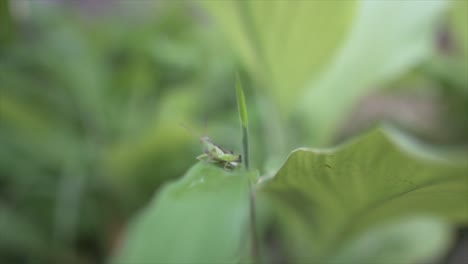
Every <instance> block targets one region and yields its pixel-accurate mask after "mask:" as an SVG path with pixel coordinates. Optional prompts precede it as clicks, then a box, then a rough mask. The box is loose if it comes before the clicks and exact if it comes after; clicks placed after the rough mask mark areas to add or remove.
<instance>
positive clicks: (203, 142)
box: [200, 136, 212, 144]
mask: <svg viewBox="0 0 468 264" xmlns="http://www.w3.org/2000/svg"><path fill="white" fill-rule="evenodd" d="M200 143H202V144H209V143H212V142H211V139H210V138H209V137H207V136H203V137H200Z"/></svg>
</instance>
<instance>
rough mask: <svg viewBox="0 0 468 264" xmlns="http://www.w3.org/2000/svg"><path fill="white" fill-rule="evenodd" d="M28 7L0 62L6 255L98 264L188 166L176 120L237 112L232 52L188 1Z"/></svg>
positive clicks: (191, 151)
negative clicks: (139, 212)
mask: <svg viewBox="0 0 468 264" xmlns="http://www.w3.org/2000/svg"><path fill="white" fill-rule="evenodd" d="M2 3H6V2H5V1H2ZM16 4H18V3H16ZM23 4H26V5H25V6H16V8H24V9H25V10H23V11H28V12H26V13H27V14H28V15H27V17H25V18H23V20H21V21H17V23H16V24H15V29H16V30H17V34H16V37H15V38H14V39H11V40H10V41H9V42H4V43H3V44H4V45H7V46H5V47H3V46H2V47H3V48H2V50H1V61H0V80H1V84H0V94H1V98H0V100H1V104H0V118H1V123H0V144H1V146H2V147H1V148H0V197H1V203H0V212H1V216H2V217H1V220H0V221H1V222H0V227H1V230H6V231H8V232H7V233H4V232H2V235H1V236H0V241H1V242H0V244H1V245H4V246H2V247H1V248H0V259H3V260H11V261H15V260H18V261H33V262H36V261H39V262H41V260H42V261H44V262H50V261H53V260H55V261H59V262H62V261H67V262H68V261H71V262H74V261H75V262H76V261H78V260H79V261H87V260H93V259H96V258H97V259H100V258H101V259H102V257H104V255H103V254H105V252H106V251H107V250H109V247H111V245H112V243H113V241H112V239H114V238H113V237H115V236H116V234H115V233H116V232H118V230H119V229H120V226H121V225H122V224H123V223H124V221H125V219H126V218H127V217H128V215H129V214H131V213H132V212H133V211H134V210H135V209H136V208H138V207H140V206H141V205H142V202H143V201H146V200H147V199H148V197H150V195H151V194H152V193H153V192H154V190H155V189H157V187H158V186H159V185H160V184H161V183H162V182H163V181H165V180H166V179H169V178H173V177H178V176H180V175H182V174H183V172H184V171H185V170H186V169H187V168H188V166H189V165H190V164H191V163H192V162H193V160H194V157H195V156H196V154H197V153H198V146H197V139H196V138H193V135H191V134H190V133H189V132H187V131H185V130H184V129H183V128H181V127H180V126H179V124H181V123H183V124H187V125H188V126H193V127H201V125H202V121H201V120H202V119H203V118H202V117H206V118H208V119H209V120H210V123H211V124H210V126H211V127H213V125H212V124H215V123H216V120H217V119H221V120H223V119H225V118H226V116H229V115H231V114H229V112H227V111H226V109H227V106H233V107H235V102H234V101H232V99H231V96H230V95H229V93H226V92H224V91H223V90H226V89H229V88H230V85H229V86H228V85H226V83H228V81H229V83H230V80H231V79H233V77H234V75H233V72H234V62H233V57H232V55H231V54H230V53H229V52H228V51H227V50H226V49H224V46H223V42H222V41H220V40H219V39H218V38H217V36H216V35H215V34H213V33H212V32H211V30H210V28H209V27H208V26H203V24H202V23H201V22H200V23H198V24H193V17H194V16H195V15H196V14H194V12H196V10H194V8H193V6H192V5H189V4H184V5H181V4H171V3H162V2H161V3H141V4H140V5H136V4H135V5H130V6H123V7H120V6H111V7H110V9H111V10H110V13H100V14H99V15H93V14H92V13H91V14H88V13H87V12H85V11H86V10H81V9H76V8H77V7H76V6H64V5H60V4H53V3H49V4H47V3H40V2H38V3H35V2H24V3H23ZM13 7H14V5H13ZM13 7H12V8H13ZM73 7H74V8H73ZM78 8H83V9H85V8H87V7H86V6H82V7H78ZM139 8H140V9H141V8H146V9H147V15H146V16H142V15H141V10H140V9H139ZM3 10H4V9H2V11H3ZM151 10H152V11H151ZM119 12H122V13H123V14H124V16H125V17H124V19H121V18H119V17H118V16H115V14H114V13H119ZM155 14H156V15H155ZM2 25H3V24H2ZM213 91H216V93H214V92H213ZM233 95H235V93H233ZM231 101H232V102H231ZM202 106H203V107H202ZM232 116H233V117H232V118H235V115H234V114H232ZM227 135H229V133H227ZM23 229H24V230H25V231H24V232H25V233H24V232H18V230H23ZM15 230H16V231H15ZM27 230H31V231H27ZM23 233H24V234H23ZM25 236H30V238H26V237H25ZM9 241H10V242H11V241H15V243H10V242H9ZM34 241H40V242H34ZM75 250H77V251H78V252H73V251H75ZM93 252H95V253H93ZM93 254H97V256H96V255H93ZM57 258H58V260H57ZM71 262H70V263H71Z"/></svg>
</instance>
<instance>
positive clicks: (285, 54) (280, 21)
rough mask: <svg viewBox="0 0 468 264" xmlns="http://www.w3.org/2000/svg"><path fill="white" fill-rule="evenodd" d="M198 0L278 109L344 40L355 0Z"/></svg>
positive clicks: (291, 101)
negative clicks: (264, 87)
mask: <svg viewBox="0 0 468 264" xmlns="http://www.w3.org/2000/svg"><path fill="white" fill-rule="evenodd" d="M202 3H203V4H204V6H205V7H206V8H207V9H208V11H210V14H211V15H212V16H213V17H214V18H215V19H216V22H218V24H219V26H220V28H221V29H222V30H223V33H225V34H226V36H227V38H228V40H229V41H230V42H231V43H232V46H233V48H234V49H236V50H237V52H238V53H239V55H240V57H241V58H242V60H243V61H244V63H245V64H246V66H247V67H248V69H249V70H250V71H251V72H252V73H254V74H255V76H256V77H257V78H259V79H260V80H261V81H263V82H264V83H265V84H266V86H267V87H268V88H270V89H271V93H272V95H273V98H274V99H275V101H276V103H278V105H279V106H280V108H282V109H287V110H290V109H291V106H293V105H294V104H295V102H294V100H295V99H296V98H297V97H299V96H300V93H301V92H302V91H303V88H304V86H305V84H306V82H307V81H308V80H309V79H310V78H311V77H312V76H313V75H315V74H317V73H318V71H319V70H320V69H321V68H322V67H323V66H324V65H325V64H326V63H327V61H328V60H329V59H330V58H331V56H332V55H333V54H334V52H335V51H336V49H337V48H338V47H339V45H340V43H341V41H342V40H343V39H344V37H345V35H346V31H347V30H348V28H349V25H350V23H349V22H350V21H351V20H352V19H353V15H354V9H355V8H354V7H355V4H356V1H355V0H348V1H202ZM324 28H326V30H324Z"/></svg>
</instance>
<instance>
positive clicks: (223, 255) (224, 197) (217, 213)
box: [114, 163, 249, 264]
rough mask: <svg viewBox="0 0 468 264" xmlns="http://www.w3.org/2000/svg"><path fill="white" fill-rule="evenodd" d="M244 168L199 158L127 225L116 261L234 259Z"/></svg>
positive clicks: (243, 205)
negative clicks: (235, 169) (233, 168)
mask: <svg viewBox="0 0 468 264" xmlns="http://www.w3.org/2000/svg"><path fill="white" fill-rule="evenodd" d="M248 192H249V189H248V182H247V176H246V175H245V174H242V173H236V172H233V173H232V172H226V171H224V170H223V169H220V168H217V167H214V166H212V165H208V164H203V163H200V164H197V165H196V166H194V167H193V168H192V169H190V170H189V171H188V172H187V174H186V175H185V177H184V178H183V179H181V180H179V181H178V182H175V183H172V184H170V185H168V186H166V187H165V188H164V189H163V190H162V191H161V193H159V194H157V195H156V197H155V200H154V201H153V202H152V203H151V204H150V205H149V206H148V207H147V208H146V209H145V210H144V211H143V212H142V214H141V215H140V216H139V217H138V218H137V219H136V220H135V221H134V222H133V223H132V224H131V225H130V228H129V230H128V233H127V235H126V238H125V240H124V243H123V247H122V249H121V251H120V252H118V253H117V255H118V256H117V257H116V259H115V261H114V262H115V263H142V264H143V263H155V262H156V263H234V262H237V261H238V260H239V257H238V256H239V255H240V252H241V249H242V243H243V241H242V237H243V235H244V231H245V227H246V223H247V219H248V206H249V204H248V197H249V196H248V195H249V193H248Z"/></svg>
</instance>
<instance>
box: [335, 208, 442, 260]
mask: <svg viewBox="0 0 468 264" xmlns="http://www.w3.org/2000/svg"><path fill="white" fill-rule="evenodd" d="M450 234H451V229H450V227H449V226H448V225H446V224H444V223H443V222H440V221H437V220H434V219H431V218H424V217H414V218H409V219H407V218H403V219H402V220H399V221H397V222H395V223H393V222H392V223H390V224H384V225H379V226H377V227H376V228H371V229H370V230H369V231H367V232H365V233H364V234H363V235H361V236H359V237H358V238H357V239H356V240H353V241H352V242H350V243H348V244H347V245H346V246H345V248H344V249H342V250H340V251H339V252H338V253H337V255H336V256H335V257H333V258H332V261H331V263H336V264H342V263H347V264H361V263H379V264H384V263H388V264H391V263H431V262H430V261H432V260H433V258H434V257H440V256H441V255H442V254H444V253H445V250H446V249H447V247H448V245H449V244H450V242H451V239H450V238H451V235H450ZM421 241H424V243H421Z"/></svg>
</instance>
